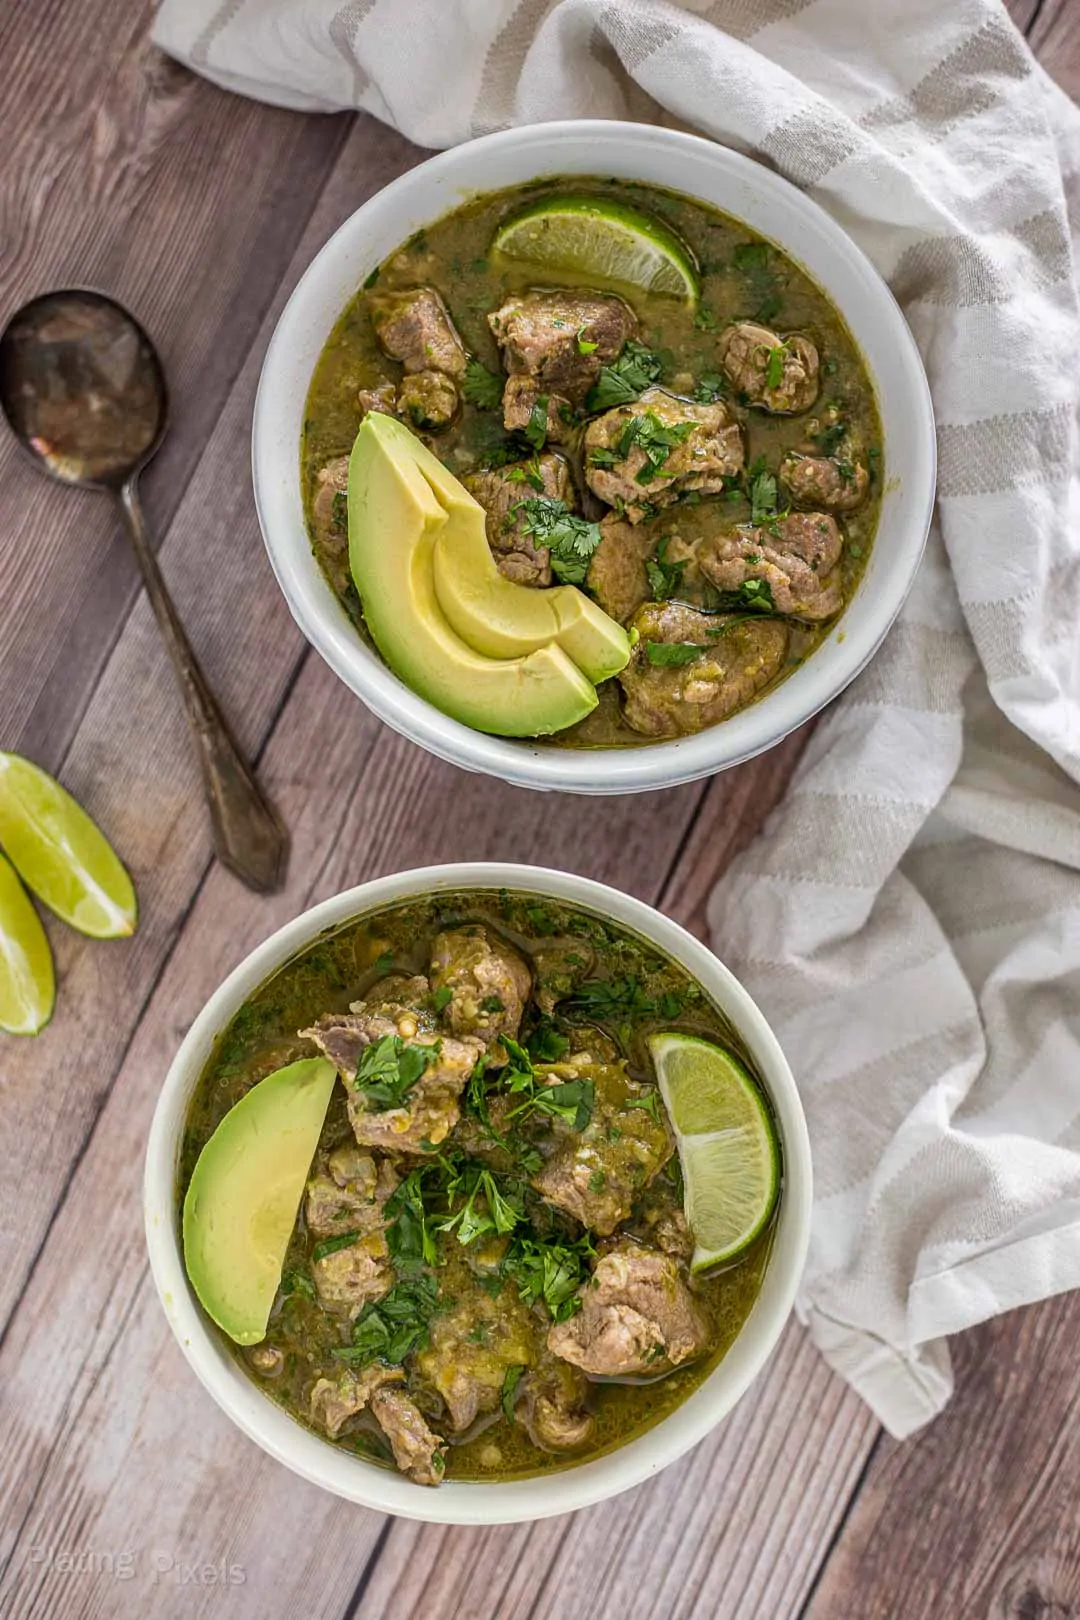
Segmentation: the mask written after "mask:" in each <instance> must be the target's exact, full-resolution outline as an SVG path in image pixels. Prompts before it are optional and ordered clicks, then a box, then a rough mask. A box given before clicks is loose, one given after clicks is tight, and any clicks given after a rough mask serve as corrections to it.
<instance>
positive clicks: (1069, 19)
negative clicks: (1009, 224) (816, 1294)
mask: <svg viewBox="0 0 1080 1620" xmlns="http://www.w3.org/2000/svg"><path fill="white" fill-rule="evenodd" d="M1028 27H1029V29H1030V33H1029V40H1030V43H1031V46H1032V48H1033V50H1034V52H1035V54H1036V56H1037V57H1038V58H1039V61H1040V62H1041V63H1042V65H1043V67H1044V68H1045V69H1046V70H1047V72H1048V73H1049V74H1051V75H1052V77H1053V78H1055V79H1056V80H1057V82H1058V83H1059V84H1060V85H1061V88H1062V89H1063V90H1067V91H1068V93H1069V95H1070V96H1074V97H1075V96H1080V5H1078V4H1077V0H1039V4H1038V5H1037V6H1036V8H1035V15H1034V17H1033V18H1032V20H1031V23H1030V24H1029V25H1028ZM1050 1620H1056V1617H1050Z"/></svg>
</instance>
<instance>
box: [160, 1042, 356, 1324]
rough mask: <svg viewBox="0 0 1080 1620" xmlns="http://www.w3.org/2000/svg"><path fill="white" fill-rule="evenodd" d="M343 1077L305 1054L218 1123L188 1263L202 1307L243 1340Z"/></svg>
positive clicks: (273, 1285) (277, 1271) (203, 1167)
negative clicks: (339, 1080)
mask: <svg viewBox="0 0 1080 1620" xmlns="http://www.w3.org/2000/svg"><path fill="white" fill-rule="evenodd" d="M336 1079H337V1070H336V1069H335V1068H334V1065H333V1064H332V1063H329V1062H327V1060H326V1058H302V1059H301V1060H300V1062H299V1063H290V1064H289V1065H288V1066H287V1067H286V1068H284V1069H275V1071H274V1072H273V1074H268V1075H267V1076H266V1078H265V1079H264V1080H260V1081H259V1082H258V1084H257V1085H254V1086H252V1088H251V1090H250V1091H249V1092H247V1093H246V1094H245V1095H244V1096H243V1097H241V1099H240V1101H239V1102H238V1103H236V1104H235V1105H234V1106H233V1107H232V1108H230V1109H229V1112H228V1113H227V1114H226V1115H225V1118H224V1119H223V1120H222V1121H221V1123H220V1124H219V1125H218V1127H217V1130H216V1131H215V1132H214V1134H213V1136H211V1138H210V1140H209V1141H208V1142H207V1144H206V1146H205V1147H204V1148H203V1150H202V1152H201V1153H200V1154H199V1158H198V1162H197V1163H196V1165H195V1170H194V1173H193V1175H192V1177H191V1181H190V1183H189V1184H188V1190H187V1196H186V1197H185V1199H184V1264H185V1266H186V1267H187V1274H188V1276H189V1278H190V1279H191V1285H192V1287H193V1288H194V1290H195V1292H196V1294H198V1296H199V1299H200V1301H201V1302H202V1305H203V1308H204V1309H205V1311H206V1313H207V1315H208V1316H210V1317H212V1318H213V1320H214V1321H215V1322H216V1323H217V1325H218V1327H220V1328H223V1329H224V1331H225V1332H226V1333H227V1334H228V1335H229V1337H230V1339H235V1340H236V1343H237V1344H258V1343H259V1341H260V1339H263V1338H265V1337H266V1321H267V1318H268V1316H269V1315H270V1307H271V1305H273V1303H274V1295H275V1294H276V1293H277V1289H278V1284H279V1283H280V1281H281V1268H282V1266H283V1265H284V1264H285V1251H286V1249H287V1248H288V1246H289V1239H290V1237H291V1236H292V1230H293V1227H294V1226H295V1224H296V1213H297V1210H298V1209H299V1208H300V1200H301V1198H302V1197H303V1195H304V1185H305V1183H306V1181H307V1175H308V1170H309V1169H310V1168H311V1161H312V1159H313V1158H314V1156H315V1149H316V1147H317V1146H318V1143H319V1134H320V1132H321V1131H322V1127H323V1120H324V1119H325V1117H326V1110H327V1108H328V1107H329V1104H330V1096H331V1093H332V1092H333V1089H334V1081H335V1080H336Z"/></svg>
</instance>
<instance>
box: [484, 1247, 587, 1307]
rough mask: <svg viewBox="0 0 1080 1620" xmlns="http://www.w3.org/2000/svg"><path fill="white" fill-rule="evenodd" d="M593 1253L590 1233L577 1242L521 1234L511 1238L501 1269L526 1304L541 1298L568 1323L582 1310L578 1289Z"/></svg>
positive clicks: (532, 1303)
mask: <svg viewBox="0 0 1080 1620" xmlns="http://www.w3.org/2000/svg"><path fill="white" fill-rule="evenodd" d="M593 1252H594V1250H593V1247H592V1244H591V1243H590V1242H589V1239H588V1236H587V1235H586V1236H585V1237H582V1238H578V1240H577V1242H576V1243H560V1242H545V1241H543V1240H540V1239H537V1238H531V1237H520V1238H515V1239H513V1240H512V1241H511V1244H510V1248H509V1249H508V1251H507V1253H506V1256H505V1258H504V1260H503V1263H502V1270H503V1271H504V1272H505V1274H506V1275H507V1276H508V1277H512V1278H513V1280H514V1282H515V1283H516V1284H517V1290H518V1293H519V1294H520V1295H521V1298H522V1302H523V1303H524V1304H525V1305H535V1304H536V1302H537V1300H541V1299H542V1300H543V1302H544V1304H545V1305H546V1306H547V1308H548V1311H549V1313H550V1315H551V1317H552V1319H553V1320H554V1321H556V1322H565V1321H566V1319H567V1317H570V1316H573V1315H574V1314H575V1313H576V1312H577V1311H579V1310H580V1309H581V1299H580V1297H579V1296H578V1289H579V1288H580V1286H581V1284H582V1283H583V1282H584V1280H585V1277H586V1274H587V1266H588V1260H589V1257H590V1256H591V1255H592V1254H593Z"/></svg>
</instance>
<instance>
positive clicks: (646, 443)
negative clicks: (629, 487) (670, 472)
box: [617, 411, 694, 484]
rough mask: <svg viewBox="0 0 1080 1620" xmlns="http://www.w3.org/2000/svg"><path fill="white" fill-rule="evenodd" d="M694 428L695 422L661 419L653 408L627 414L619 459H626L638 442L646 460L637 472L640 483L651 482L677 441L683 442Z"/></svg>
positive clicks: (620, 439)
mask: <svg viewBox="0 0 1080 1620" xmlns="http://www.w3.org/2000/svg"><path fill="white" fill-rule="evenodd" d="M693 430H694V423H693V422H674V423H671V424H668V423H666V422H662V421H661V420H660V418H659V417H658V416H657V415H656V414H655V412H653V411H643V412H642V413H641V414H640V415H636V416H631V417H629V418H628V420H627V422H626V424H625V426H624V427H623V430H622V433H621V434H620V435H619V442H618V445H617V450H618V456H619V460H620V461H625V460H626V458H627V456H628V455H629V454H630V452H631V450H633V449H634V447H635V445H636V446H637V448H638V449H639V450H640V451H641V453H642V455H643V456H644V458H645V460H644V464H643V465H642V467H641V469H640V471H639V472H638V473H637V480H636V481H637V482H638V483H639V484H651V483H652V481H653V479H654V478H655V477H656V475H657V474H658V473H659V472H660V470H661V469H662V467H663V465H664V463H665V462H666V461H667V458H668V456H670V454H671V452H672V450H674V448H675V446H676V445H679V444H682V442H683V440H684V439H685V438H687V437H688V435H689V434H691V433H692V432H693Z"/></svg>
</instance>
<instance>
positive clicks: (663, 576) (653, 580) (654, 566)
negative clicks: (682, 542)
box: [645, 534, 689, 602]
mask: <svg viewBox="0 0 1080 1620" xmlns="http://www.w3.org/2000/svg"><path fill="white" fill-rule="evenodd" d="M670 541H671V536H670V534H665V535H664V536H663V538H662V539H661V541H660V543H659V545H658V546H657V548H656V556H655V557H650V558H649V560H648V562H647V563H646V564H645V573H646V575H647V577H648V581H649V589H650V590H651V591H652V594H653V601H654V602H669V601H670V600H671V598H672V597H673V596H674V595H675V593H676V591H677V590H678V589H679V586H680V585H681V584H682V578H683V575H684V574H685V573H686V570H687V567H688V565H689V558H687V557H684V558H682V560H681V561H679V562H668V560H667V549H668V545H669V543H670Z"/></svg>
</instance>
